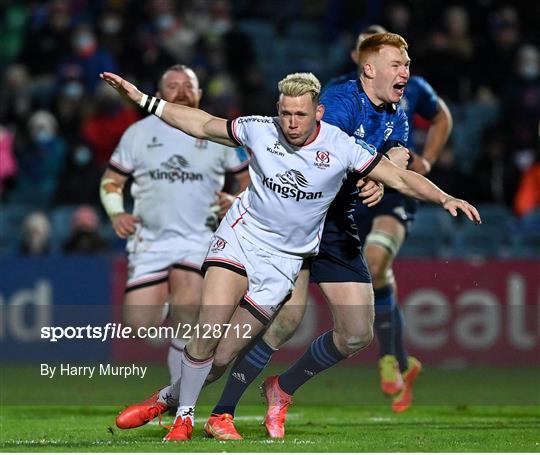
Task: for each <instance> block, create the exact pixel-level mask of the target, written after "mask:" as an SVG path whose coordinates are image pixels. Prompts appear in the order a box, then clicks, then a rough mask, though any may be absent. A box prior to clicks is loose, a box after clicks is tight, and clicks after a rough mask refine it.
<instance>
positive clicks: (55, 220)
mask: <svg viewBox="0 0 540 455" xmlns="http://www.w3.org/2000/svg"><path fill="white" fill-rule="evenodd" d="M78 207H79V206H78V205H60V206H58V207H55V208H54V209H52V210H51V211H50V213H49V218H50V220H51V251H52V252H53V253H59V252H61V251H62V245H63V244H64V242H65V241H66V240H67V239H68V237H69V235H70V233H71V218H72V217H73V213H74V212H75V210H77V208H78Z"/></svg>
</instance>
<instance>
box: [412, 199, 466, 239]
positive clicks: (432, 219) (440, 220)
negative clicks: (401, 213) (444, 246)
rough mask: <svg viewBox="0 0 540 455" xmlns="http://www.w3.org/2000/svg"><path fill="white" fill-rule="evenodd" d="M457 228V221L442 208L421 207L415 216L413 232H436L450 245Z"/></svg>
mask: <svg viewBox="0 0 540 455" xmlns="http://www.w3.org/2000/svg"><path fill="white" fill-rule="evenodd" d="M456 227H457V223H456V221H455V219H454V218H453V217H452V216H451V215H450V214H448V212H446V211H445V210H442V209H441V208H440V207H434V206H423V205H422V206H420V207H419V208H418V210H417V212H416V214H415V221H414V223H413V224H412V227H411V233H412V232H427V231H429V232H434V233H436V234H437V235H439V236H440V237H441V240H442V241H444V242H446V243H448V242H449V241H450V240H451V238H452V236H453V234H454V232H455V230H456Z"/></svg>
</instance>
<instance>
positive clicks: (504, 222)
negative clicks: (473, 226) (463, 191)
mask: <svg viewBox="0 0 540 455" xmlns="http://www.w3.org/2000/svg"><path fill="white" fill-rule="evenodd" d="M476 208H477V209H478V211H479V212H480V216H481V217H482V224H483V225H485V226H493V227H496V228H499V229H501V230H504V231H507V230H508V228H509V226H510V224H511V223H512V222H513V220H514V218H513V215H512V213H511V212H510V210H508V209H507V208H506V207H504V206H502V205H499V204H478V205H477V206H476Z"/></svg>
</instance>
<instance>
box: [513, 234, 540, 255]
mask: <svg viewBox="0 0 540 455" xmlns="http://www.w3.org/2000/svg"><path fill="white" fill-rule="evenodd" d="M510 254H511V255H512V256H513V257H517V258H531V259H538V258H540V230H539V231H537V232H525V233H522V234H516V235H514V236H513V237H512V242H511V247H510Z"/></svg>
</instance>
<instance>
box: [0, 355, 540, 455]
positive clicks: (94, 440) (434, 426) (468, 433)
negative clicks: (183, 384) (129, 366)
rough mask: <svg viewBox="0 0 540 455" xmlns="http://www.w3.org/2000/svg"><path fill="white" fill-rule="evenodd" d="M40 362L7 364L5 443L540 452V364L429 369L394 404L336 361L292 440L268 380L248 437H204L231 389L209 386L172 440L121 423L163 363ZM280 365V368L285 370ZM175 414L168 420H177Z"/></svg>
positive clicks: (242, 414)
mask: <svg viewBox="0 0 540 455" xmlns="http://www.w3.org/2000/svg"><path fill="white" fill-rule="evenodd" d="M38 369H39V365H34V366H26V367H24V366H17V365H2V369H1V370H2V371H1V372H0V376H1V377H0V379H1V408H0V436H1V437H0V448H1V449H2V451H6V452H11V451H14V452H15V451H23V452H31V451H38V452H45V451H52V452H63V451H66V452H99V451H104V452H116V451H118V452H158V451H159V452H225V451H227V452H394V451H407V452H411V451H412V452H424V451H427V452H440V451H442V452H539V451H540V369H538V368H515V367H514V368H507V369H504V368H469V369H462V370H443V369H436V368H426V369H425V371H424V372H423V373H422V375H421V376H420V377H419V379H418V381H417V385H416V387H415V404H414V406H413V407H412V408H411V409H410V410H409V411H407V412H406V413H404V414H400V415H396V414H394V413H393V412H392V411H391V410H390V400H389V399H388V398H386V397H384V396H383V395H382V394H381V393H380V391H379V389H378V382H377V381H378V377H377V371H376V369H375V368H374V367H373V366H364V367H353V366H345V367H340V368H334V369H331V370H329V371H327V372H325V373H322V374H321V375H320V376H318V377H317V378H315V379H314V380H312V381H310V382H309V383H308V384H306V385H305V386H304V387H303V388H302V389H301V390H299V391H298V393H297V394H296V397H295V404H294V405H293V406H292V407H291V408H290V411H289V419H288V421H287V427H286V428H287V434H286V439H285V440H284V441H274V440H270V439H268V438H267V437H266V434H265V431H264V427H262V426H261V421H262V417H263V415H264V411H265V407H264V405H263V402H262V398H261V397H260V396H259V390H258V389H257V387H256V384H257V385H258V384H259V383H260V381H257V382H256V384H253V386H252V387H251V388H250V389H249V391H248V393H247V394H246V396H245V397H244V399H243V401H242V404H241V405H240V406H239V408H238V409H237V413H236V416H237V428H238V430H239V431H240V432H241V433H242V434H243V435H244V438H245V440H244V441H241V442H217V441H214V440H211V439H207V438H205V437H203V432H202V425H203V423H204V420H205V418H206V417H207V416H208V414H209V412H210V410H211V408H212V405H213V404H214V402H215V401H216V399H217V397H218V396H219V393H220V392H221V389H222V387H223V380H221V381H220V382H218V383H217V384H214V385H212V386H210V387H208V388H206V389H205V390H204V391H203V394H202V395H201V399H200V405H199V406H198V407H197V423H196V428H195V432H194V438H193V440H192V441H190V442H187V443H162V442H161V438H162V437H163V436H164V434H165V432H166V430H164V429H162V428H161V427H159V426H158V425H157V423H154V422H152V423H151V424H148V425H146V426H144V427H142V428H138V429H135V430H118V429H116V428H115V426H114V417H115V415H116V413H117V412H118V411H119V410H121V409H122V407H123V406H124V405H125V404H129V403H131V402H134V401H138V400H140V399H142V398H146V396H148V395H149V394H150V393H151V392H153V391H154V389H156V387H157V386H159V385H160V384H162V383H164V382H166V377H167V375H166V371H165V369H164V368H162V367H157V366H150V368H149V370H150V371H149V374H148V375H147V377H145V378H144V379H133V378H130V379H123V378H117V377H98V378H93V379H87V378H58V379H53V380H50V379H46V378H41V377H40V376H39V371H38ZM279 370H280V369H279V367H274V368H273V369H272V370H270V372H277V371H279ZM171 419H172V418H171V417H168V416H167V417H166V418H165V419H164V421H165V423H170V421H171Z"/></svg>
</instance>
